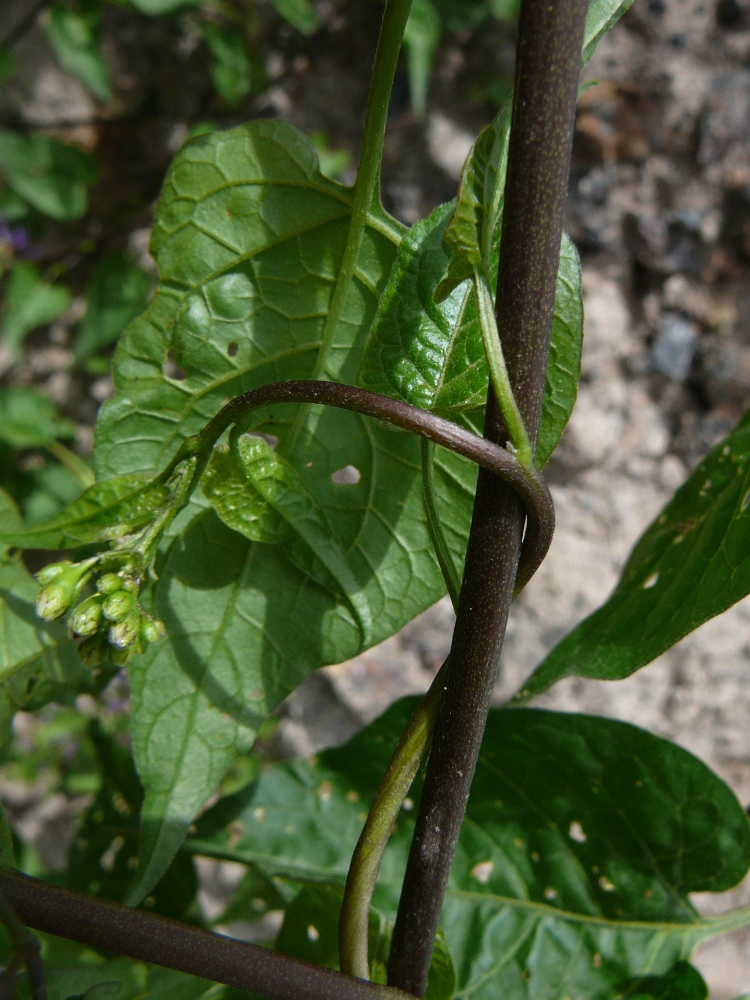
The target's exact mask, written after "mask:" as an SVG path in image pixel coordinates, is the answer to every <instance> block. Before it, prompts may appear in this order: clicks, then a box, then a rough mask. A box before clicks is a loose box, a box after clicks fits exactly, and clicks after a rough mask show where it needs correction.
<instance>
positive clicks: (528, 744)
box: [187, 699, 750, 1000]
mask: <svg viewBox="0 0 750 1000" xmlns="http://www.w3.org/2000/svg"><path fill="white" fill-rule="evenodd" d="M414 704H415V700H414V699H406V700H404V701H403V702H399V703H398V704H397V705H395V706H393V707H392V708H391V709H390V710H389V711H388V712H387V713H386V714H385V715H384V716H383V717H382V718H381V719H379V720H378V721H377V722H375V723H373V724H372V725H371V726H369V727H367V729H365V730H363V731H362V732H361V733H359V734H357V736H355V737H354V738H353V740H351V741H350V743H349V744H347V745H346V746H345V747H342V748H341V749H337V750H329V751H326V752H325V753H323V754H320V756H319V759H318V760H317V761H316V762H312V763H311V762H304V761H294V762H291V763H287V764H278V765H275V766H274V767H272V768H269V769H268V770H266V771H264V772H263V773H262V774H261V777H260V779H259V780H258V782H257V784H256V785H255V786H254V787H252V788H249V789H247V790H246V791H245V792H244V794H243V793H240V794H239V795H238V796H237V797H236V798H235V800H234V802H235V805H236V809H235V811H234V812H233V811H232V810H231V809H230V808H227V807H228V805H229V803H227V802H224V803H219V805H217V806H216V807H215V808H214V810H212V811H209V812H208V813H207V814H206V815H205V816H204V817H202V818H201V819H200V820H199V821H198V824H197V832H196V835H195V837H194V838H193V839H191V840H190V841H188V845H187V846H188V847H189V848H190V849H192V850H194V851H196V852H197V853H199V854H208V855H213V856H215V857H221V858H227V859H232V860H238V861H246V862H250V863H252V864H255V865H258V866H259V867H260V869H261V870H262V871H264V872H266V873H267V874H270V875H273V874H276V875H278V876H282V877H287V878H291V879H294V880H296V881H304V882H329V883H330V882H331V881H334V880H341V881H343V879H344V878H345V875H346V870H347V866H348V862H349V857H350V855H351V851H352V849H353V847H354V844H355V843H356V839H357V837H358V835H359V832H360V830H361V827H362V824H363V822H364V818H365V815H366V812H367V809H368V807H369V804H370V802H371V800H372V796H373V795H374V792H375V789H376V788H377V784H378V781H379V778H380V776H381V774H382V772H383V769H384V767H385V764H386V763H387V760H388V758H389V756H390V754H391V752H392V751H393V749H394V747H395V744H396V742H397V740H398V738H399V735H400V733H401V731H402V730H403V727H404V725H405V724H406V721H407V719H408V717H409V714H410V712H411V710H412V709H413V707H414ZM418 794H419V788H418V787H415V789H414V790H413V791H412V797H413V799H414V800H416V799H417V798H418ZM405 806H406V808H405V809H404V810H403V811H402V812H401V815H400V817H399V820H398V823H397V829H396V830H395V832H394V834H393V836H392V838H391V843H390V844H389V846H388V849H387V851H386V855H385V858H384V860H383V866H382V868H381V875H380V879H379V881H378V886H377V888H376V892H375V896H374V899H373V905H374V906H375V908H376V909H377V910H378V911H380V912H382V913H383V914H385V915H386V916H388V917H389V918H390V917H392V916H393V915H394V912H395V907H396V905H397V901H398V894H399V892H400V887H401V879H402V877H403V868H404V864H405V860H406V856H407V853H408V850H409V844H410V841H411V836H412V832H413V818H412V817H413V814H414V813H413V804H412V802H411V801H407V802H406V803H405ZM748 866H750V824H748V819H747V816H746V815H745V813H744V810H743V809H742V807H741V805H740V804H739V803H738V802H737V800H736V799H735V797H734V795H733V794H732V792H731V791H730V790H729V788H728V787H727V786H726V785H725V784H724V783H723V782H722V781H721V780H720V779H719V778H718V777H717V776H716V775H714V774H712V773H711V772H710V771H709V770H708V768H707V767H706V766H705V765H704V764H702V763H701V762H700V761H699V760H698V759H697V758H695V757H693V756H692V755H691V754H689V753H688V752H687V751H685V750H683V749H682V748H680V747H678V746H675V745H674V744H671V743H668V742H667V741H666V740H662V739H660V738H658V737H656V736H653V735H651V734H650V733H647V732H644V731H643V730H640V729H637V728H635V727H633V726H630V725H627V724H625V723H622V722H616V721H614V720H611V719H599V718H593V717H589V716H581V715H568V714H559V713H554V712H543V711H538V710H525V709H524V710H508V709H505V710H493V711H491V712H490V718H489V722H488V726H487V733H486V736H485V740H484V743H483V747H482V751H481V753H480V757H479V763H478V766H477V771H476V777H475V780H474V785H473V787H472V792H471V797H470V799H469V805H468V811H467V818H466V821H465V823H464V826H463V828H462V831H461V836H460V839H459V844H458V850H457V852H456V858H455V861H454V864H453V869H452V873H451V880H450V883H449V885H448V890H447V893H446V898H445V904H444V908H443V915H442V926H443V930H444V934H445V940H446V943H447V945H448V949H449V951H450V954H451V956H452V959H453V964H454V966H455V969H456V972H457V977H458V984H457V992H458V994H459V995H460V996H462V997H463V996H466V997H477V998H482V1000H484V998H487V1000H489V998H490V997H495V996H498V995H502V996H510V997H513V998H515V997H523V996H526V995H527V992H526V991H527V989H528V986H527V982H528V981H530V982H531V983H532V984H533V988H534V991H535V995H537V996H546V995H550V996H557V995H558V988H559V984H560V983H561V982H564V983H565V989H566V995H575V996H578V995H580V996H596V997H600V998H602V1000H605V998H612V1000H614V998H615V997H617V996H620V995H623V994H626V993H627V991H628V990H629V989H630V988H631V987H633V986H635V985H636V981H640V982H641V984H642V985H644V992H645V993H648V989H646V988H645V987H649V981H647V982H646V983H645V984H643V978H644V977H659V976H667V977H668V975H669V974H673V969H674V966H675V963H677V962H680V961H682V960H684V959H685V958H687V957H688V956H689V955H690V952H691V951H692V949H693V947H694V946H695V945H696V944H697V943H698V942H700V941H702V940H706V939H708V938H710V937H712V936H714V935H716V934H720V933H723V932H724V931H726V930H729V929H732V928H734V927H739V926H744V925H746V924H747V923H750V908H745V909H742V910H737V911H734V912H731V913H727V914H724V915H723V916H721V917H718V918H716V917H715V918H709V919H704V918H702V917H700V916H699V915H698V914H697V913H696V911H695V910H694V908H693V906H692V904H691V903H690V900H689V898H688V896H689V893H691V892H699V891H706V890H709V891H714V892H720V891H724V890H726V889H729V888H731V887H732V886H733V885H735V884H736V883H737V882H739V881H740V880H741V879H742V878H743V877H744V875H745V873H746V872H747V870H748ZM651 985H653V983H651ZM634 992H637V990H635V991H634ZM652 992H653V990H652Z"/></svg>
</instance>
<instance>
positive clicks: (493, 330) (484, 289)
mask: <svg viewBox="0 0 750 1000" xmlns="http://www.w3.org/2000/svg"><path fill="white" fill-rule="evenodd" d="M473 281H474V288H475V289H476V294H477V306H478V313H479V327H480V329H481V331H482V340H483V342H484V353H485V355H486V357H487V366H488V368H489V370H490V381H491V382H492V388H493V389H494V390H495V396H496V397H497V401H498V404H499V406H500V412H501V413H502V415H503V420H504V421H505V426H506V428H507V430H508V434H509V436H510V443H511V444H512V445H513V449H514V452H515V456H516V458H517V459H518V461H519V462H520V463H521V465H523V466H525V467H526V468H531V466H532V465H533V463H534V449H533V447H532V445H531V441H530V440H529V435H528V433H527V431H526V426H525V424H524V422H523V417H522V416H521V412H520V410H519V409H518V404H517V403H516V397H515V396H514V395H513V389H512V388H511V385H510V379H509V378H508V369H507V367H506V365H505V357H504V356H503V348H502V345H501V343H500V334H499V332H498V329H497V320H496V318H495V304H494V302H493V301H492V293H491V292H490V286H489V284H488V282H487V280H486V279H485V278H484V277H483V276H482V275H481V274H480V273H479V272H478V271H477V270H476V269H475V270H474V278H473Z"/></svg>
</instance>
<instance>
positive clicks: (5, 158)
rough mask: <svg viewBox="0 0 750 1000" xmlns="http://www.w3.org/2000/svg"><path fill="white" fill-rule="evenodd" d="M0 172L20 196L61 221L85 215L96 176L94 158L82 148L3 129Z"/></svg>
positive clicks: (0, 136)
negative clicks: (90, 186) (88, 197)
mask: <svg viewBox="0 0 750 1000" xmlns="http://www.w3.org/2000/svg"><path fill="white" fill-rule="evenodd" d="M0 171H2V173H3V174H4V175H5V179H6V180H7V182H8V184H9V186H10V187H11V188H12V189H13V191H15V193H16V194H17V195H19V196H20V197H21V198H24V199H25V200H26V201H28V202H29V204H31V205H33V206H34V208H36V209H38V210H39V211H40V212H43V213H44V214H45V215H49V216H51V217H52V218H53V219H58V220H60V221H65V220H67V219H80V217H81V216H82V215H83V214H84V213H85V211H86V203H87V197H86V190H87V188H88V186H89V185H90V184H91V183H93V181H94V179H95V176H96V170H95V167H94V161H93V159H92V158H91V157H90V156H88V154H86V153H82V152H81V150H80V149H76V148H75V147H74V146H68V145H66V144H65V143H62V142H58V141H57V139H48V138H47V137H46V136H43V135H31V136H24V135H19V134H17V133H16V132H8V131H6V130H0Z"/></svg>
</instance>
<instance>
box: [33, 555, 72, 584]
mask: <svg viewBox="0 0 750 1000" xmlns="http://www.w3.org/2000/svg"><path fill="white" fill-rule="evenodd" d="M73 565H74V564H73V563H72V562H71V561H70V560H69V559H66V560H65V561H64V562H56V563H50V564H49V566H45V567H44V568H43V569H40V570H39V572H38V573H37V575H36V578H37V580H38V581H39V583H41V585H42V586H43V587H46V586H47V584H48V583H52V581H53V580H56V579H57V578H58V576H60V575H61V574H62V573H65V572H66V570H69V569H70V567H71V566H73Z"/></svg>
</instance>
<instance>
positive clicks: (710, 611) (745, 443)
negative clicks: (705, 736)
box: [516, 411, 750, 701]
mask: <svg viewBox="0 0 750 1000" xmlns="http://www.w3.org/2000/svg"><path fill="white" fill-rule="evenodd" d="M749 462H750V411H748V413H746V414H745V416H744V417H743V418H742V420H741V421H740V423H739V424H738V425H737V427H736V428H735V430H734V431H732V433H731V434H730V435H729V437H727V438H725V440H724V441H722V442H721V443H720V444H718V445H717V446H716V447H715V448H714V449H713V450H712V451H711V452H710V454H709V455H708V456H707V457H706V458H705V460H704V461H703V462H701V464H700V465H699V466H698V468H697V469H696V470H695V472H694V473H693V474H692V475H691V476H690V478H689V479H688V481H687V482H686V483H685V484H684V485H683V486H681V487H680V489H679V490H678V491H677V493H676V494H675V496H674V497H673V499H672V500H671V501H670V502H669V503H668V504H667V506H666V507H665V508H664V510H663V511H662V512H661V514H660V515H659V516H658V517H657V518H656V520H655V521H654V523H653V524H652V525H651V526H650V527H649V528H648V529H647V530H646V532H645V533H644V534H643V536H642V537H641V539H640V540H639V541H638V543H637V544H636V546H635V548H634V549H633V552H632V554H631V556H630V558H629V560H628V562H627V564H626V566H625V569H624V570H623V572H622V576H621V578H620V582H619V583H618V584H617V587H616V588H615V591H614V593H613V594H612V596H611V597H610V598H609V600H608V601H607V603H606V604H605V605H604V606H603V607H601V608H599V610H598V611H595V612H594V613H593V615H590V616H589V617H588V618H587V619H585V621H583V622H581V624H580V625H578V626H577V627H576V628H575V629H573V631H572V632H571V633H570V634H569V635H568V636H566V637H565V639H563V641H562V642H561V643H560V644H559V645H558V646H556V647H555V648H554V649H553V650H552V652H551V653H549V655H548V656H547V657H546V659H545V660H543V661H542V663H541V664H540V665H539V666H538V667H537V668H536V670H535V671H534V672H533V673H532V675H531V676H530V677H529V679H528V680H527V681H526V682H525V684H524V685H523V690H522V691H520V692H519V694H518V695H516V700H518V701H522V700H523V701H525V700H527V699H528V698H531V697H533V696H534V695H536V694H539V693H540V692H541V691H546V690H547V688H549V687H550V686H551V685H552V684H554V683H555V682H556V681H558V680H560V678H561V677H567V676H571V675H576V676H580V677H595V678H598V679H600V680H618V679H620V678H622V677H627V676H628V675H629V674H632V673H633V672H634V671H636V670H638V669H639V667H643V666H645V665H646V664H647V663H650V662H651V661H652V660H654V659H655V658H656V657H657V656H659V655H660V654H661V653H663V652H664V651H665V650H667V649H669V648H670V646H673V645H674V644H675V643H676V642H678V641H679V640H680V639H681V638H682V637H683V636H685V635H687V634H688V633H689V632H692V631H693V629H696V628H698V626H699V625H702V624H703V622H705V621H708V619H709V618H713V617H714V616H715V615H718V614H721V612H722V611H726V609H727V608H729V607H731V606H732V605H733V604H735V603H736V602H737V601H739V600H741V599H742V598H743V597H745V596H746V595H747V594H749V593H750V510H749V509H748V508H750V466H749V465H748V463H749Z"/></svg>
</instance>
